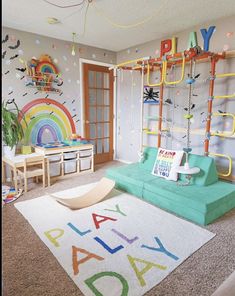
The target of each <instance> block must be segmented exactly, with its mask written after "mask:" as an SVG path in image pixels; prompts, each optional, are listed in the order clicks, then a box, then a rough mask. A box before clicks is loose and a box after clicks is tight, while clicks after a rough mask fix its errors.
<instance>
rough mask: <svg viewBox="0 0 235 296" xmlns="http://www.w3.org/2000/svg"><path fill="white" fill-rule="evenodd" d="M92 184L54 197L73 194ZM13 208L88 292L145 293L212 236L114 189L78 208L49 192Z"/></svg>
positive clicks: (107, 295)
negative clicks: (87, 206)
mask: <svg viewBox="0 0 235 296" xmlns="http://www.w3.org/2000/svg"><path fill="white" fill-rule="evenodd" d="M95 184H96V183H93V184H88V185H85V186H80V187H77V188H73V189H70V190H66V191H63V192H59V193H56V195H58V196H61V197H66V196H67V197H68V198H71V197H73V196H76V195H77V192H81V194H82V193H85V192H87V191H88V190H89V189H91V188H93V187H94V186H95ZM114 193H115V191H114ZM15 207H16V208H17V209H18V210H19V211H20V212H21V214H22V215H23V216H24V217H25V218H26V219H27V220H28V222H29V223H30V224H31V225H32V227H33V228H34V230H35V231H36V233H37V234H38V236H39V237H40V238H41V240H42V241H43V242H44V243H45V244H46V245H47V247H48V248H49V249H50V251H51V252H52V254H53V255H54V256H55V257H56V259H57V260H58V261H59V263H60V264H61V265H62V267H63V268H64V270H65V271H66V272H67V273H68V275H69V276H70V277H71V278H72V279H73V281H74V282H75V284H76V285H77V286H78V287H79V289H80V290H81V291H82V292H83V294H84V295H86V296H90V295H92V296H93V295H96V296H98V295H99V296H102V295H103V296H126V295H128V296H138V295H143V294H144V293H146V292H147V291H148V290H150V289H151V288H152V287H154V286H156V285H157V284H158V283H160V282H161V281H162V280H163V279H164V278H165V277H166V276H167V275H169V273H170V272H171V271H173V270H174V269H175V268H176V267H177V266H179V265H180V264H181V263H182V262H183V261H184V260H185V259H187V258H188V257H189V256H190V255H191V254H192V253H194V252H195V251H196V250H198V249H199V248H200V247H201V246H203V245H204V244H205V243H206V242H208V241H209V240H210V239H211V238H213V237H214V236H215V235H214V234H213V233H211V232H209V231H207V230H205V229H203V228H201V227H199V226H196V225H194V224H192V223H190V222H187V221H185V220H182V219H180V218H178V217H176V216H174V215H171V214H169V213H167V212H165V211H163V210H161V209H158V208H157V207H154V206H152V205H150V204H148V203H146V202H144V201H142V200H140V199H138V198H136V197H134V196H131V195H129V194H122V193H120V194H119V195H117V192H116V194H113V197H112V198H110V199H107V200H105V201H103V202H101V203H98V204H96V205H93V206H91V207H89V208H85V209H81V210H76V211H72V210H70V209H68V208H66V207H64V206H63V205H61V204H59V203H58V202H56V201H55V200H54V199H52V198H51V197H49V196H42V197H39V198H36V199H32V200H29V201H23V202H18V203H16V204H15ZM48 276H49V275H48Z"/></svg>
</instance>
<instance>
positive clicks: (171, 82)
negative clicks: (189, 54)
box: [163, 54, 185, 85]
mask: <svg viewBox="0 0 235 296" xmlns="http://www.w3.org/2000/svg"><path fill="white" fill-rule="evenodd" d="M164 68H165V69H164ZM163 69H164V71H163V74H164V75H163V76H164V77H163V81H164V83H165V84H166V85H167V84H178V83H180V82H182V81H183V79H184V72H185V71H184V70H185V56H184V54H183V55H182V68H181V77H180V79H179V80H175V81H167V80H166V75H167V61H165V63H164V64H163Z"/></svg>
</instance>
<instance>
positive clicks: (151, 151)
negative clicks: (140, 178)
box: [140, 147, 158, 173]
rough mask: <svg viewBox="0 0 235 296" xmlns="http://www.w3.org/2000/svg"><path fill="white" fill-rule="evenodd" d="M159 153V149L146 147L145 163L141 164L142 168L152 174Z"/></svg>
mask: <svg viewBox="0 0 235 296" xmlns="http://www.w3.org/2000/svg"><path fill="white" fill-rule="evenodd" d="M157 152H158V148H152V147H146V148H145V149H144V161H143V162H142V163H141V166H140V167H141V168H143V169H144V170H146V171H148V172H149V173H151V172H152V170H153V166H154V163H155V160H156V157H157Z"/></svg>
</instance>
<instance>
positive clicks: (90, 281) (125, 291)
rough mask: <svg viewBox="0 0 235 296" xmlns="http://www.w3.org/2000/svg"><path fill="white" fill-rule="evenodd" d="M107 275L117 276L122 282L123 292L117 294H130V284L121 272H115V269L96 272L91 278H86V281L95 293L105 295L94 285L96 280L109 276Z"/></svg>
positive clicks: (123, 295) (99, 295)
mask: <svg viewBox="0 0 235 296" xmlns="http://www.w3.org/2000/svg"><path fill="white" fill-rule="evenodd" d="M107 276H110V277H115V278H117V279H118V280H119V281H120V282H121V284H122V291H121V294H119V295H117V296H128V290H129V286H128V282H127V280H126V279H125V278H124V277H123V276H122V275H121V274H119V273H116V272H113V271H104V272H100V273H97V274H94V275H93V276H92V277H90V278H89V279H86V280H85V281H84V282H85V283H86V284H87V286H88V287H89V288H90V289H91V291H92V292H93V293H94V295H96V296H103V294H102V293H101V292H100V291H99V290H98V289H96V287H95V286H94V282H95V281H96V280H98V279H100V278H102V277H107Z"/></svg>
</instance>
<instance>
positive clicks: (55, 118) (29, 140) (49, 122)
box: [19, 98, 76, 144]
mask: <svg viewBox="0 0 235 296" xmlns="http://www.w3.org/2000/svg"><path fill="white" fill-rule="evenodd" d="M22 114H24V119H25V120H23V117H22V115H21V116H20V117H19V121H20V122H21V124H22V127H23V129H24V131H25V138H24V140H25V144H41V143H42V136H43V133H44V132H47V133H50V134H51V139H52V141H53V142H54V141H62V140H65V139H67V138H68V137H69V136H71V134H72V133H76V128H75V125H74V121H73V119H72V117H71V114H70V113H69V111H68V109H67V108H66V107H65V106H64V105H62V104H60V103H58V102H57V101H55V100H52V99H45V98H43V99H36V100H33V101H31V102H30V103H28V104H26V105H25V106H24V107H23V109H22Z"/></svg>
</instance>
